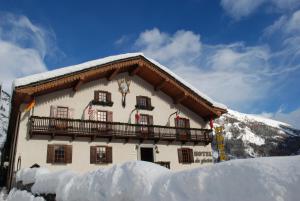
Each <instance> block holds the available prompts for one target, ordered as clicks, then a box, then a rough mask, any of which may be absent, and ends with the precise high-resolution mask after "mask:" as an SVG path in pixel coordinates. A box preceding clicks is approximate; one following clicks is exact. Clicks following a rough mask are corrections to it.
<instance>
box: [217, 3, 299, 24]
mask: <svg viewBox="0 0 300 201" xmlns="http://www.w3.org/2000/svg"><path fill="white" fill-rule="evenodd" d="M263 5H265V6H266V7H268V8H269V10H273V11H275V12H286V11H292V10H295V9H296V8H297V7H299V6H300V0H238V1H237V0H221V6H222V7H223V9H224V10H225V11H226V12H227V13H228V14H229V15H230V16H231V17H232V18H234V19H236V20H239V19H241V18H243V17H246V16H249V15H251V14H252V13H254V12H255V11H257V10H258V9H259V8H261V7H262V6H263Z"/></svg>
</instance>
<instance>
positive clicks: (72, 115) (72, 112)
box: [68, 108, 75, 119]
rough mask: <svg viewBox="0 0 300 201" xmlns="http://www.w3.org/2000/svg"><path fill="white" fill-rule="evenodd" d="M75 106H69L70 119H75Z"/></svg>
mask: <svg viewBox="0 0 300 201" xmlns="http://www.w3.org/2000/svg"><path fill="white" fill-rule="evenodd" d="M74 110H75V109H74V108H69V110H68V112H69V114H68V118H69V119H74Z"/></svg>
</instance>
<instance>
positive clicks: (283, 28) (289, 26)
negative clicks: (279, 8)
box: [264, 10, 300, 36]
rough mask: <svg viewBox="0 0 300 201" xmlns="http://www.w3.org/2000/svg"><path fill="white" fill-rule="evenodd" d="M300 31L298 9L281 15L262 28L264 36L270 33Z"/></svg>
mask: <svg viewBox="0 0 300 201" xmlns="http://www.w3.org/2000/svg"><path fill="white" fill-rule="evenodd" d="M299 33H300V10H297V11H295V12H294V13H292V15H290V16H289V15H282V16H281V17H280V18H279V19H278V20H276V21H275V22H274V23H273V24H272V25H270V26H268V27H267V28H265V30H264V35H265V36H270V35H272V34H276V35H278V34H283V35H284V36H287V35H295V34H299Z"/></svg>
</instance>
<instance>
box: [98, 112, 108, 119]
mask: <svg viewBox="0 0 300 201" xmlns="http://www.w3.org/2000/svg"><path fill="white" fill-rule="evenodd" d="M97 121H107V112H106V111H101V110H98V111H97Z"/></svg>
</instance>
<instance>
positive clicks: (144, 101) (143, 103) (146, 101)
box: [135, 96, 154, 110]
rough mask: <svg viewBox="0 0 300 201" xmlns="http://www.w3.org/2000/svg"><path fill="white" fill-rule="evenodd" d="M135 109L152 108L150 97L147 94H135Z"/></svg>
mask: <svg viewBox="0 0 300 201" xmlns="http://www.w3.org/2000/svg"><path fill="white" fill-rule="evenodd" d="M135 107H136V108H137V109H141V110H153V109H154V107H153V106H152V105H151V98H149V97H147V96H137V97H136V106H135Z"/></svg>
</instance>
